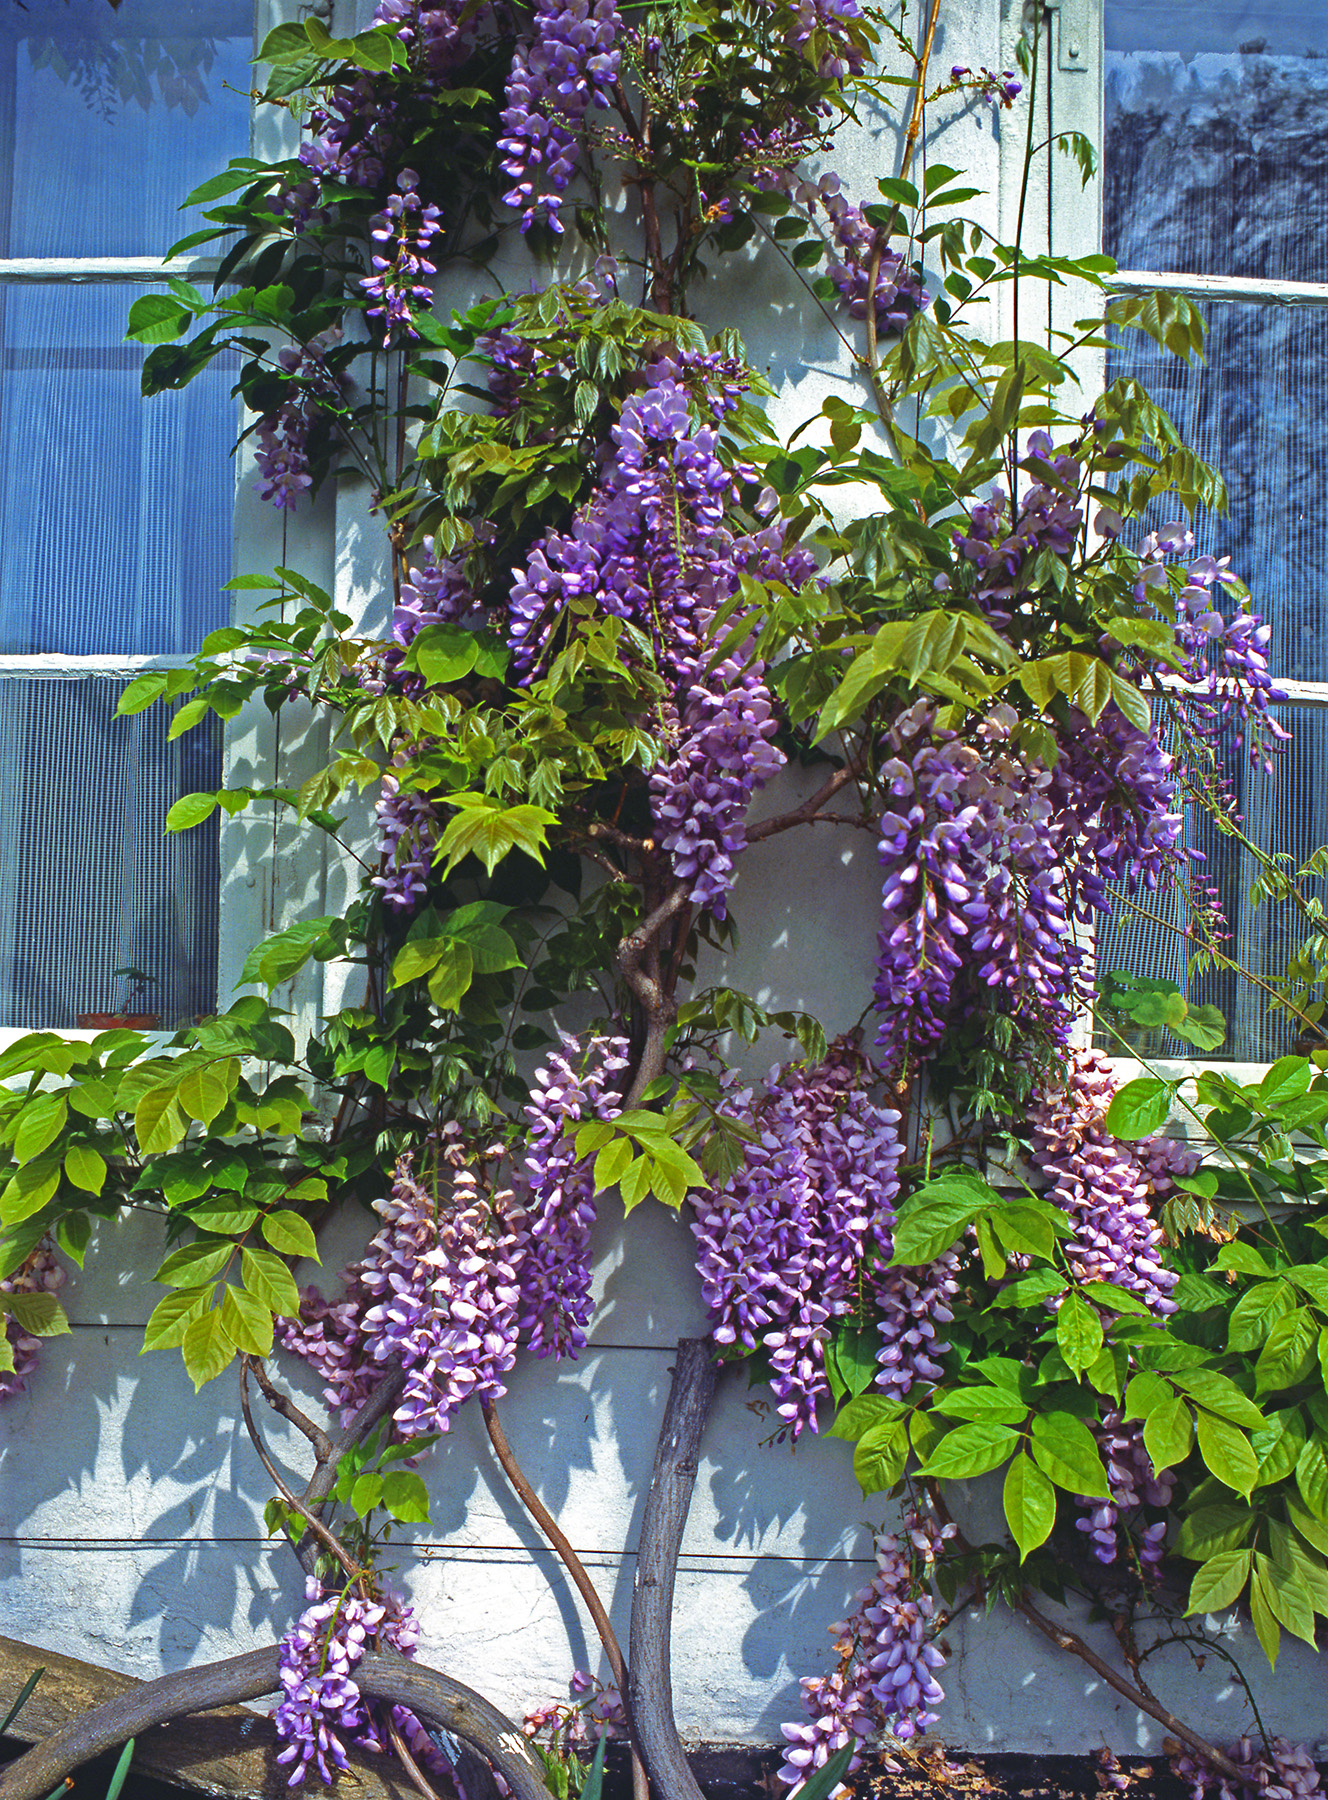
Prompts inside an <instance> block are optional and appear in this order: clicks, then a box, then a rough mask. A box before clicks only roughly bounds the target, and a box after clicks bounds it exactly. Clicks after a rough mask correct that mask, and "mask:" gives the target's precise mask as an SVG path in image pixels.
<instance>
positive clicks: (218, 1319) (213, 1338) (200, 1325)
mask: <svg viewBox="0 0 1328 1800" xmlns="http://www.w3.org/2000/svg"><path fill="white" fill-rule="evenodd" d="M180 1348H181V1351H182V1353H183V1355H184V1366H185V1372H186V1374H188V1376H189V1378H190V1380H191V1381H192V1382H193V1384H194V1390H195V1392H197V1391H198V1389H199V1388H201V1387H203V1386H205V1385H206V1383H207V1382H209V1381H213V1380H215V1379H216V1377H217V1376H218V1375H220V1374H221V1372H222V1371H223V1370H224V1369H227V1368H229V1367H230V1363H231V1359H232V1357H233V1356H234V1355H235V1344H234V1342H233V1341H232V1339H231V1334H230V1332H229V1331H227V1329H226V1322H225V1320H224V1319H223V1318H222V1316H221V1313H220V1312H218V1311H217V1310H216V1309H215V1308H213V1310H212V1311H210V1312H205V1313H201V1314H200V1315H199V1317H198V1318H196V1319H194V1320H193V1321H192V1323H191V1324H190V1325H189V1328H188V1329H187V1330H186V1332H185V1334H184V1338H183V1341H182V1343H181V1345H180Z"/></svg>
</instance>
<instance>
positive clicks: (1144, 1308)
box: [1079, 1281, 1152, 1318]
mask: <svg viewBox="0 0 1328 1800" xmlns="http://www.w3.org/2000/svg"><path fill="white" fill-rule="evenodd" d="M1079 1292H1080V1293H1081V1294H1082V1295H1083V1297H1084V1299H1085V1300H1091V1301H1092V1302H1093V1304H1094V1305H1095V1306H1105V1307H1106V1308H1107V1309H1108V1311H1110V1312H1118V1313H1141V1314H1143V1316H1144V1317H1145V1318H1150V1317H1151V1316H1152V1309H1151V1308H1150V1307H1149V1305H1148V1303H1147V1301H1145V1300H1141V1299H1140V1298H1139V1296H1138V1294H1132V1293H1131V1292H1130V1291H1129V1289H1128V1288H1123V1287H1117V1286H1116V1284H1115V1282H1114V1281H1086V1282H1085V1283H1084V1284H1083V1286H1082V1287H1081V1288H1080V1289H1079Z"/></svg>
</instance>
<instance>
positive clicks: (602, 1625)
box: [481, 1400, 650, 1800]
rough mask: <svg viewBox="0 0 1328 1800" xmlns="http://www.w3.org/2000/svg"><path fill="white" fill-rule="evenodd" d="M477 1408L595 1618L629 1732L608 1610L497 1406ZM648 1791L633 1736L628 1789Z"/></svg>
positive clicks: (507, 1471)
mask: <svg viewBox="0 0 1328 1800" xmlns="http://www.w3.org/2000/svg"><path fill="white" fill-rule="evenodd" d="M481 1409H482V1411H483V1413H484V1425H485V1429H486V1430H487V1431H488V1433H489V1442H490V1443H491V1444H492V1445H493V1453H494V1455H495V1456H496V1457H497V1458H498V1461H499V1463H500V1465H501V1466H502V1471H503V1474H504V1475H506V1477H507V1479H508V1481H509V1482H510V1483H511V1484H512V1488H513V1490H514V1491H515V1493H516V1495H517V1498H518V1499H519V1500H520V1502H521V1504H522V1505H523V1506H524V1507H525V1509H526V1511H527V1512H528V1513H529V1514H530V1516H531V1518H532V1519H533V1520H534V1521H535V1523H536V1525H537V1526H538V1527H539V1529H540V1530H541V1531H542V1532H543V1533H544V1535H545V1537H546V1538H547V1539H548V1540H549V1542H550V1543H551V1544H552V1545H553V1548H554V1549H555V1550H556V1551H557V1553H558V1555H559V1557H560V1559H561V1561H562V1565H563V1567H564V1568H565V1569H566V1570H567V1573H568V1574H569V1575H570V1576H571V1578H572V1581H573V1582H574V1583H575V1586H576V1591H577V1593H578V1594H580V1596H581V1598H582V1599H583V1600H584V1601H585V1603H586V1610H587V1612H589V1614H590V1616H591V1618H592V1619H593V1620H594V1622H595V1630H596V1631H597V1632H598V1633H599V1641H600V1643H601V1644H603V1646H604V1654H605V1655H606V1656H607V1657H608V1659H609V1667H610V1668H611V1669H612V1670H613V1679H614V1680H615V1682H617V1684H618V1692H619V1694H620V1695H621V1696H622V1703H623V1711H624V1712H625V1713H626V1714H627V1729H628V1730H629V1732H630V1731H631V1729H632V1719H631V1712H630V1702H629V1700H628V1694H627V1688H628V1679H627V1662H626V1659H625V1658H624V1656H623V1653H622V1646H621V1644H619V1642H618V1634H617V1633H616V1632H615V1631H614V1629H613V1625H612V1623H611V1621H610V1619H609V1615H608V1612H607V1611H606V1610H605V1606H604V1602H603V1601H602V1600H601V1599H600V1597H599V1593H598V1591H597V1589H596V1587H595V1584H594V1582H593V1581H592V1580H591V1579H590V1576H589V1573H588V1572H587V1570H586V1566H585V1564H584V1563H583V1562H582V1561H581V1558H580V1557H579V1556H578V1555H577V1553H576V1551H575V1550H574V1549H573V1548H572V1544H571V1540H570V1539H569V1538H568V1536H567V1534H566V1533H565V1532H564V1531H563V1530H562V1528H561V1527H560V1525H559V1524H558V1521H557V1520H556V1519H555V1518H554V1516H553V1514H552V1513H551V1512H550V1511H549V1509H548V1507H547V1506H545V1504H544V1502H543V1501H542V1500H541V1499H540V1497H539V1495H538V1494H537V1493H536V1492H535V1490H534V1488H533V1487H531V1485H530V1483H529V1481H527V1479H526V1476H525V1472H524V1470H523V1469H522V1467H521V1465H520V1463H519V1462H518V1461H517V1460H516V1457H515V1456H514V1455H513V1453H512V1446H511V1445H510V1444H509V1443H508V1441H507V1433H506V1432H505V1431H504V1430H503V1428H502V1424H501V1422H500V1420H499V1418H498V1409H497V1407H496V1406H495V1405H494V1403H493V1402H492V1401H491V1400H485V1401H483V1402H482V1408H481ZM649 1792H650V1789H649V1786H648V1785H647V1782H646V1772H645V1765H644V1764H643V1763H642V1761H641V1758H640V1755H639V1753H638V1752H637V1749H636V1746H635V1739H633V1746H632V1793H633V1795H634V1796H635V1800H646V1796H647V1795H648V1794H649Z"/></svg>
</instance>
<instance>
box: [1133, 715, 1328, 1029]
mask: <svg viewBox="0 0 1328 1800" xmlns="http://www.w3.org/2000/svg"><path fill="white" fill-rule="evenodd" d="M1281 719H1282V723H1283V724H1284V725H1286V726H1287V727H1288V729H1289V730H1290V731H1291V733H1292V739H1291V744H1290V746H1289V747H1288V749H1287V750H1286V752H1285V753H1284V754H1283V755H1282V756H1280V757H1277V758H1275V759H1274V762H1273V769H1272V773H1271V774H1268V773H1265V772H1264V770H1263V769H1262V768H1260V769H1257V770H1256V769H1251V768H1250V766H1249V764H1248V761H1246V760H1244V759H1243V758H1242V756H1241V754H1240V747H1239V746H1235V754H1234V755H1232V756H1230V758H1229V760H1230V763H1231V764H1232V766H1233V773H1234V783H1233V785H1234V800H1235V810H1236V811H1237V813H1238V814H1240V815H1241V817H1242V819H1243V829H1244V832H1245V834H1246V835H1247V836H1248V837H1249V838H1250V839H1251V840H1252V841H1253V842H1254V843H1256V844H1259V845H1261V846H1262V847H1263V848H1264V849H1266V850H1273V851H1277V852H1280V853H1282V854H1284V855H1285V856H1288V857H1290V858H1291V859H1292V863H1293V866H1299V865H1300V864H1303V863H1304V862H1306V861H1307V860H1308V858H1309V857H1310V856H1311V855H1312V854H1313V852H1314V851H1315V850H1317V849H1318V848H1320V846H1322V845H1324V844H1328V783H1325V781H1324V779H1323V772H1324V769H1325V767H1328V711H1325V710H1324V709H1321V708H1311V707H1303V706H1298V707H1286V708H1284V709H1283V710H1282V713H1281ZM1187 830H1188V833H1189V835H1188V838H1187V844H1188V845H1189V847H1191V848H1193V849H1197V850H1200V851H1202V852H1203V854H1204V857H1205V860H1204V862H1203V863H1201V864H1200V865H1198V867H1197V869H1196V871H1195V873H1196V876H1197V878H1198V880H1199V881H1201V882H1202V884H1203V885H1204V886H1205V887H1212V888H1215V889H1216V890H1217V893H1218V898H1219V902H1220V906H1221V910H1222V913H1223V916H1224V918H1225V921H1226V929H1227V932H1228V933H1229V941H1228V942H1227V944H1226V945H1225V946H1224V948H1225V950H1226V952H1227V953H1228V954H1229V955H1230V956H1232V957H1233V958H1234V959H1235V961H1236V962H1238V963H1239V964H1240V965H1241V967H1242V968H1243V969H1246V970H1248V971H1249V972H1250V973H1251V974H1252V975H1255V976H1257V977H1260V978H1262V979H1265V980H1266V979H1268V978H1269V977H1276V976H1280V975H1281V973H1282V971H1283V970H1284V969H1285V967H1286V964H1287V960H1288V958H1289V957H1290V956H1291V955H1292V954H1293V953H1294V952H1295V951H1296V950H1297V949H1298V948H1299V947H1300V946H1301V945H1302V944H1303V943H1304V942H1305V939H1306V937H1307V936H1308V935H1309V933H1310V931H1311V930H1312V929H1313V927H1312V926H1311V925H1310V924H1309V923H1307V922H1306V921H1305V920H1304V919H1302V918H1301V917H1299V916H1298V915H1297V914H1296V912H1295V911H1294V910H1293V909H1292V908H1291V907H1289V906H1287V905H1284V904H1276V903H1273V902H1265V903H1264V904H1263V905H1261V906H1257V907H1255V906H1251V904H1250V889H1251V887H1252V886H1253V884H1254V881H1255V878H1256V876H1257V875H1258V873H1259V868H1258V864H1257V863H1256V861H1255V859H1254V858H1253V857H1252V856H1251V855H1250V854H1249V853H1248V851H1246V850H1245V849H1243V848H1242V846H1241V845H1240V844H1239V843H1237V842H1235V841H1233V840H1232V839H1231V838H1230V837H1224V836H1222V835H1221V834H1220V833H1218V832H1217V831H1216V830H1214V829H1213V827H1212V825H1211V823H1210V822H1209V821H1207V820H1205V819H1203V818H1202V817H1199V818H1198V819H1193V818H1192V819H1191V820H1189V821H1188V823H1187ZM1307 891H1308V892H1309V893H1311V894H1317V897H1318V899H1319V900H1320V902H1328V884H1325V883H1322V882H1311V883H1310V884H1309V887H1308V889H1307ZM1190 933H1191V912H1190V906H1189V903H1188V899H1187V897H1186V896H1185V895H1184V894H1183V893H1182V892H1181V891H1180V890H1179V888H1172V889H1170V890H1168V891H1166V892H1162V893H1158V894H1137V895H1134V896H1132V897H1131V898H1130V899H1118V900H1117V903H1116V910H1115V912H1114V913H1113V914H1112V916H1111V917H1110V919H1109V920H1107V921H1106V922H1105V923H1104V924H1103V925H1102V926H1101V927H1100V928H1099V931H1098V937H1097V950H1098V964H1097V966H1098V970H1099V973H1100V974H1101V975H1105V974H1107V973H1109V972H1111V971H1113V970H1123V971H1125V972H1126V973H1129V974H1132V975H1150V976H1153V977H1155V978H1157V977H1160V978H1162V979H1165V980H1169V981H1174V982H1175V983H1176V985H1177V986H1178V987H1179V988H1180V989H1181V991H1182V993H1184V995H1185V997H1186V998H1187V999H1188V1000H1189V1001H1190V1002H1191V1003H1192V1004H1194V1005H1215V1006H1217V1007H1218V1008H1219V1010H1220V1011H1221V1013H1222V1015H1223V1017H1224V1018H1225V1020H1226V1023H1227V1041H1226V1043H1225V1044H1224V1045H1223V1046H1222V1048H1221V1049H1220V1050H1218V1051H1216V1052H1213V1053H1211V1054H1210V1053H1208V1052H1204V1053H1203V1054H1204V1057H1205V1059H1206V1060H1224V1059H1228V1058H1230V1059H1234V1060H1235V1061H1238V1062H1268V1061H1271V1060H1272V1059H1273V1058H1275V1057H1278V1056H1283V1055H1286V1054H1288V1053H1289V1052H1291V1051H1292V1050H1294V1049H1295V1048H1297V1046H1298V1044H1300V1043H1301V1030H1300V1029H1299V1028H1298V1027H1297V1026H1296V1024H1295V1023H1294V1021H1290V1020H1288V1019H1287V1018H1286V1017H1285V1016H1284V1015H1281V1014H1276V1013H1273V1012H1272V1011H1270V1008H1269V1004H1268V995H1267V994H1266V993H1265V992H1262V991H1260V989H1259V988H1258V987H1257V985H1255V984H1254V983H1251V982H1249V981H1245V980H1241V979H1239V978H1238V977H1237V976H1235V975H1234V974H1229V973H1228V974H1223V973H1217V972H1210V973H1207V974H1196V975H1195V976H1193V977H1191V975H1190V973H1189V961H1190V957H1191V955H1192V953H1193V950H1194V948H1195V944H1194V942H1193V940H1192V938H1191V935H1190ZM1117 1023H1119V1021H1117ZM1125 1035H1126V1036H1127V1037H1128V1038H1129V1040H1130V1042H1131V1044H1132V1045H1133V1046H1134V1047H1135V1048H1138V1049H1140V1050H1142V1051H1143V1052H1144V1053H1145V1054H1149V1055H1168V1056H1194V1055H1195V1054H1196V1052H1195V1051H1194V1050H1193V1049H1192V1048H1191V1047H1190V1046H1188V1045H1186V1044H1184V1043H1182V1042H1181V1041H1180V1040H1179V1039H1176V1038H1173V1037H1171V1035H1170V1034H1169V1033H1167V1032H1164V1031H1153V1032H1150V1033H1143V1034H1140V1033H1137V1032H1134V1031H1127V1032H1126V1033H1125ZM1098 1042H1099V1043H1100V1044H1101V1045H1102V1047H1103V1048H1104V1049H1107V1050H1120V1049H1121V1048H1122V1046H1121V1044H1120V1042H1119V1040H1118V1039H1116V1038H1113V1037H1112V1036H1110V1035H1109V1034H1107V1033H1099V1037H1098ZM1315 1042H1318V1040H1317V1039H1316V1040H1315ZM1301 1047H1304V1046H1303V1044H1302V1045H1301Z"/></svg>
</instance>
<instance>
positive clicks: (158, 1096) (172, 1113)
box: [134, 1082, 189, 1156]
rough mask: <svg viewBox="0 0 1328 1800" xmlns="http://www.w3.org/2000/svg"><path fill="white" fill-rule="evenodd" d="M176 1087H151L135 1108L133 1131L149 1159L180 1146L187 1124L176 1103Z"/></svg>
mask: <svg viewBox="0 0 1328 1800" xmlns="http://www.w3.org/2000/svg"><path fill="white" fill-rule="evenodd" d="M176 1095H177V1084H176V1083H175V1082H171V1083H170V1084H169V1085H167V1086H164V1087H152V1088H149V1089H148V1091H147V1093H146V1094H144V1096H143V1098H142V1099H141V1100H140V1101H139V1103H138V1105H137V1106H136V1107H135V1108H134V1132H135V1134H136V1136H137V1138H138V1147H139V1149H140V1150H142V1151H143V1153H144V1154H145V1155H147V1156H156V1155H158V1154H159V1153H160V1152H161V1151H163V1150H170V1149H172V1148H173V1147H174V1146H175V1145H176V1144H178V1143H179V1142H180V1140H181V1138H182V1137H183V1136H184V1134H185V1132H186V1131H187V1130H188V1128H189V1127H188V1124H187V1122H186V1120H185V1116H184V1114H183V1113H182V1112H181V1110H180V1106H179V1102H178V1100H177V1097H176Z"/></svg>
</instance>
